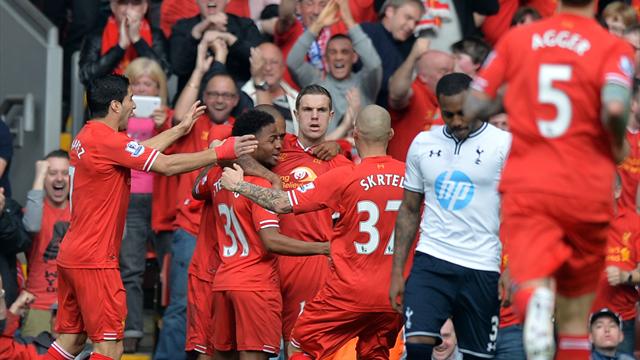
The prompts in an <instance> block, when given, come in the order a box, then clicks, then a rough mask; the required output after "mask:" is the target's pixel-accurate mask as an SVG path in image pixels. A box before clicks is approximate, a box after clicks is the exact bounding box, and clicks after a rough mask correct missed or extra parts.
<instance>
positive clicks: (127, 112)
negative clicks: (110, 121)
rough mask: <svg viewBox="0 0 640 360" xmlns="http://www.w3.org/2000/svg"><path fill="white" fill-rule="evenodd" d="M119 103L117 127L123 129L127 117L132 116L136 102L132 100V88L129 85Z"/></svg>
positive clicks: (127, 119) (125, 126) (125, 125)
mask: <svg viewBox="0 0 640 360" xmlns="http://www.w3.org/2000/svg"><path fill="white" fill-rule="evenodd" d="M121 105H122V106H121V109H120V119H119V120H120V121H119V123H118V129H119V130H124V129H126V128H127V122H128V121H129V118H130V117H131V116H133V110H135V108H136V103H135V102H133V90H132V89H131V86H129V88H128V89H127V95H126V96H125V97H124V99H123V100H122V102H121Z"/></svg>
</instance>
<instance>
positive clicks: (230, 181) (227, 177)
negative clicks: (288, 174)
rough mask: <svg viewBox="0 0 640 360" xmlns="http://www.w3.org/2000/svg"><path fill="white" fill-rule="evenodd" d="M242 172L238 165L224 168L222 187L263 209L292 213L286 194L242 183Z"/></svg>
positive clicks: (279, 212)
mask: <svg viewBox="0 0 640 360" xmlns="http://www.w3.org/2000/svg"><path fill="white" fill-rule="evenodd" d="M243 177H244V171H243V170H242V167H240V165H238V164H233V169H232V168H229V167H227V168H225V169H224V172H223V173H222V179H221V182H222V187H224V188H225V189H227V190H229V191H233V192H237V193H238V194H241V195H243V196H246V197H247V198H249V199H251V201H253V202H255V203H256V204H258V205H260V206H262V207H263V208H265V209H268V210H271V211H274V212H277V213H278V214H287V213H290V212H292V211H293V207H292V206H291V201H289V196H288V195H287V193H286V192H284V191H282V190H276V189H268V188H264V187H262V186H257V185H254V184H251V183H248V182H246V181H244V179H243Z"/></svg>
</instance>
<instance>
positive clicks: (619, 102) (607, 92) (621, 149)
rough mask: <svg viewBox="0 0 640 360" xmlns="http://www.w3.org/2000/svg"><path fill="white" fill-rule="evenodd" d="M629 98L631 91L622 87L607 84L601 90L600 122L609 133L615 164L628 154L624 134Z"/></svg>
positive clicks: (627, 145)
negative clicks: (601, 121)
mask: <svg viewBox="0 0 640 360" xmlns="http://www.w3.org/2000/svg"><path fill="white" fill-rule="evenodd" d="M630 98H631V91H630V89H628V88H626V87H624V86H621V85H617V84H613V83H608V84H606V85H605V86H604V87H603V88H602V100H603V106H602V120H603V122H604V124H605V126H606V127H607V130H609V132H610V133H611V137H612V139H611V140H612V144H611V145H612V152H613V156H614V160H615V161H616V163H621V162H622V161H623V160H624V158H625V157H627V154H628V152H629V144H628V143H627V141H626V140H625V139H626V137H625V133H626V129H627V120H628V119H629V117H628V114H629V101H630Z"/></svg>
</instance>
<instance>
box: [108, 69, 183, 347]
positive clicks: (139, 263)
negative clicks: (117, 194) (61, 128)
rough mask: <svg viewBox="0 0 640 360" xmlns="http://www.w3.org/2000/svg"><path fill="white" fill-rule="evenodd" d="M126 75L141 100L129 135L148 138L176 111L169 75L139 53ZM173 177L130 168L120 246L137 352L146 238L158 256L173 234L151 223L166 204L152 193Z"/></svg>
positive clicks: (129, 328) (129, 337)
mask: <svg viewBox="0 0 640 360" xmlns="http://www.w3.org/2000/svg"><path fill="white" fill-rule="evenodd" d="M125 75H126V76H127V77H128V78H129V81H130V83H131V89H132V91H133V101H134V103H135V104H136V109H135V110H134V116H133V117H131V118H129V122H128V123H127V135H129V137H131V138H132V139H134V140H136V141H144V140H146V139H149V138H151V137H153V136H154V135H156V134H157V133H159V132H161V131H162V130H165V129H166V128H167V127H170V123H168V119H170V118H171V117H172V115H173V110H171V109H169V108H168V107H167V92H168V90H167V78H166V76H165V73H164V72H163V71H162V68H161V67H160V65H159V64H158V63H157V62H156V61H154V60H152V59H149V58H144V57H141V58H137V59H135V60H133V61H132V62H131V63H129V66H127V69H126V72H125ZM154 176H155V177H156V178H155V179H154ZM169 181H172V179H171V178H170V177H164V176H160V175H152V174H150V173H145V172H142V171H135V170H131V195H130V200H129V209H128V210H127V221H126V225H125V226H126V231H125V238H124V241H123V242H122V249H121V251H120V270H121V272H122V282H123V284H124V287H125V289H126V291H127V308H128V313H127V319H126V322H125V332H124V341H123V342H124V350H125V352H134V351H135V350H136V348H137V345H138V342H139V341H140V339H141V338H142V336H143V335H144V332H143V327H142V325H143V321H142V320H143V317H142V309H143V304H144V302H143V292H142V274H143V273H144V266H145V261H144V256H145V254H146V249H147V248H146V246H147V242H148V241H149V240H151V241H153V244H154V248H155V251H156V256H157V258H158V260H159V261H161V260H162V257H163V254H164V253H165V252H166V250H164V249H168V248H169V244H170V243H169V242H168V241H169V240H170V237H166V236H162V235H160V234H162V233H163V232H162V231H159V230H161V229H157V226H156V224H155V223H154V224H153V227H154V229H152V220H151V219H152V216H151V212H152V207H153V209H154V214H153V218H154V219H155V218H157V217H161V215H162V214H159V213H158V212H157V211H155V210H156V209H157V208H163V206H158V204H156V205H155V206H152V203H155V202H157V201H159V200H157V199H156V196H153V195H152V194H154V193H156V194H157V193H158V192H163V191H162V189H163V188H164V187H165V186H164V184H163V182H165V183H166V182H169ZM154 189H155V190H156V191H154ZM164 197H165V198H166V197H167V196H164ZM159 215H160V216H159ZM153 230H158V234H157V235H156V234H154V231H153ZM165 243H166V244H165Z"/></svg>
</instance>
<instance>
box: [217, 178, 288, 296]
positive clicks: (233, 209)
mask: <svg viewBox="0 0 640 360" xmlns="http://www.w3.org/2000/svg"><path fill="white" fill-rule="evenodd" d="M215 169H216V171H215V173H214V174H212V176H208V177H207V180H206V181H207V182H206V185H207V186H208V187H209V188H210V191H211V198H212V200H213V216H214V219H215V231H216V235H215V236H216V238H217V239H218V252H219V255H220V266H218V269H217V271H216V275H215V280H214V284H213V290H214V291H224V290H246V291H280V279H279V277H278V268H277V260H276V256H275V255H274V254H272V253H270V252H269V251H267V249H266V248H265V246H264V244H263V243H262V239H261V238H260V234H259V231H260V230H261V229H266V228H270V227H276V228H277V227H279V225H278V224H279V221H278V215H276V214H275V213H273V212H271V211H267V210H265V209H264V208H262V207H260V205H258V204H256V203H254V202H253V201H251V200H249V199H247V198H246V197H244V196H241V195H239V194H236V193H233V192H231V191H228V190H225V189H223V188H222V185H221V184H220V176H221V175H222V169H221V168H219V167H217V168H215ZM244 180H245V181H246V182H249V183H252V184H256V185H259V186H262V187H271V183H270V182H269V181H267V180H265V179H262V178H258V177H254V176H245V178H244Z"/></svg>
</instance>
